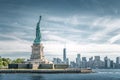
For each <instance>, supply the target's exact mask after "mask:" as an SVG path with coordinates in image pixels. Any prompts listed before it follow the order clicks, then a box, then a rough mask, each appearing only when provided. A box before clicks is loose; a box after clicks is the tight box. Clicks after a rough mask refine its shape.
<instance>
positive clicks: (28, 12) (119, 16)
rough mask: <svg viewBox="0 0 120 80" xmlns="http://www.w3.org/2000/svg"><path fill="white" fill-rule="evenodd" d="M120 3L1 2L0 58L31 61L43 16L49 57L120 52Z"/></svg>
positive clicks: (84, 0)
mask: <svg viewBox="0 0 120 80" xmlns="http://www.w3.org/2000/svg"><path fill="white" fill-rule="evenodd" d="M119 4H120V0H0V55H1V56H3V57H10V58H17V57H24V58H29V57H30V54H31V45H32V43H33V41H34V39H35V28H36V23H37V21H38V18H39V16H40V15H42V21H41V24H40V26H41V33H42V43H43V44H44V46H45V50H44V51H45V55H46V57H47V58H49V59H52V58H53V57H61V58H62V49H63V48H64V46H65V45H66V48H67V55H68V57H69V58H71V56H72V58H73V56H74V57H75V56H76V54H77V53H80V54H81V55H82V56H87V57H90V56H94V55H100V56H102V57H104V56H109V57H111V58H115V57H116V56H119V53H120V5H119Z"/></svg>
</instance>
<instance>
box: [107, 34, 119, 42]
mask: <svg viewBox="0 0 120 80" xmlns="http://www.w3.org/2000/svg"><path fill="white" fill-rule="evenodd" d="M117 41H120V34H118V35H116V36H114V37H112V38H111V39H110V40H109V42H110V43H115V42H117Z"/></svg>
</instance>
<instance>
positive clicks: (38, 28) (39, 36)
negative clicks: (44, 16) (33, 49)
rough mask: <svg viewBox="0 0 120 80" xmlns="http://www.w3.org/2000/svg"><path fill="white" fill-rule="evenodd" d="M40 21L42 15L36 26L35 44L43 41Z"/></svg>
mask: <svg viewBox="0 0 120 80" xmlns="http://www.w3.org/2000/svg"><path fill="white" fill-rule="evenodd" d="M40 21H41V16H40V17H39V21H38V23H37V26H36V38H35V40H34V44H40V42H41V32H40V27H39V25H40Z"/></svg>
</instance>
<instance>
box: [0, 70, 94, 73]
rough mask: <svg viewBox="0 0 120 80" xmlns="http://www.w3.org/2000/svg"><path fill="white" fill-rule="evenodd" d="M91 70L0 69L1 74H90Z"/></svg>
mask: <svg viewBox="0 0 120 80" xmlns="http://www.w3.org/2000/svg"><path fill="white" fill-rule="evenodd" d="M92 72H93V71H92V70H91V69H1V70H0V74H2V73H48V74H50V73H53V74H54V73H92Z"/></svg>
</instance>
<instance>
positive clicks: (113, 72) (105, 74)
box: [0, 69, 120, 80]
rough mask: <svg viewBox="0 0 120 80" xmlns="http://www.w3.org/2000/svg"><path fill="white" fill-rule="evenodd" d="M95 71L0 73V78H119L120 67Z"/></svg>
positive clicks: (98, 79)
mask: <svg viewBox="0 0 120 80" xmlns="http://www.w3.org/2000/svg"><path fill="white" fill-rule="evenodd" d="M94 71H95V73H84V74H83V73H69V74H68V73H58V74H36V73H7V74H5V73H4V74H3V73H1V74H0V80H120V69H101V70H100V69H98V70H94Z"/></svg>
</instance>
